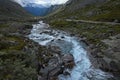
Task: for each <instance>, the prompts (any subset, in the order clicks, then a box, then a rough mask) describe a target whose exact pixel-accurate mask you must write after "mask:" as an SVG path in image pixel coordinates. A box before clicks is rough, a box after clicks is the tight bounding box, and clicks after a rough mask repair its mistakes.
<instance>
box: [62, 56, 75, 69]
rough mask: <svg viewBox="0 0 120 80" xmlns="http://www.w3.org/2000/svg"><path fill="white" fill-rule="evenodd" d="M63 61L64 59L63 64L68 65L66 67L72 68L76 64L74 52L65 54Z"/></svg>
mask: <svg viewBox="0 0 120 80" xmlns="http://www.w3.org/2000/svg"><path fill="white" fill-rule="evenodd" d="M62 61H63V65H64V66H65V67H66V68H70V69H72V68H73V67H74V65H75V63H74V57H73V55H72V54H65V55H64V56H63V57H62Z"/></svg>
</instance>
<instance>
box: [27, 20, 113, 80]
mask: <svg viewBox="0 0 120 80" xmlns="http://www.w3.org/2000/svg"><path fill="white" fill-rule="evenodd" d="M29 38H30V39H32V40H33V41H35V42H37V43H39V44H40V45H42V46H46V47H47V48H49V50H50V52H51V51H52V52H54V53H50V54H48V53H47V52H46V54H45V53H43V54H42V55H41V56H43V58H46V56H47V57H48V58H46V59H45V60H46V64H44V65H43V63H41V62H39V64H38V65H39V68H38V73H39V80H46V79H48V80H57V79H59V80H74V79H75V80H107V79H108V80H109V79H110V78H112V77H113V76H112V75H110V74H109V73H106V72H103V71H102V70H100V69H96V68H95V67H94V65H93V63H91V61H90V59H89V56H88V54H87V51H86V50H85V49H84V48H83V46H82V43H81V42H79V38H77V37H74V36H71V35H69V33H66V32H63V31H60V30H54V29H51V28H50V27H49V25H48V24H45V23H43V22H42V21H40V22H39V23H38V24H34V25H33V29H32V30H31V34H30V35H29ZM41 56H39V57H41Z"/></svg>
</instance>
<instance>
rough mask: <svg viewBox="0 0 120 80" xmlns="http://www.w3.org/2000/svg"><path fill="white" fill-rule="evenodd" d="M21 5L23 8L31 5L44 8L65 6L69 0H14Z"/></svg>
mask: <svg viewBox="0 0 120 80" xmlns="http://www.w3.org/2000/svg"><path fill="white" fill-rule="evenodd" d="M14 1H16V2H18V3H19V4H21V5H22V6H26V5H27V4H29V3H35V4H41V5H44V6H49V5H55V4H64V3H66V2H67V1H68V0H14Z"/></svg>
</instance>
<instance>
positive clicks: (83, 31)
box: [50, 20, 120, 48]
mask: <svg viewBox="0 0 120 80" xmlns="http://www.w3.org/2000/svg"><path fill="white" fill-rule="evenodd" d="M50 25H51V27H53V28H56V29H60V30H64V31H68V32H70V33H74V34H76V35H78V36H82V37H86V38H87V40H88V42H89V43H90V44H95V45H99V46H100V47H101V48H104V46H105V44H103V43H102V42H101V40H103V39H107V38H109V37H110V36H113V35H116V34H119V33H120V26H119V25H105V24H90V23H79V22H66V21H63V20H62V21H60V20H54V21H51V22H50ZM105 47H106V46H105Z"/></svg>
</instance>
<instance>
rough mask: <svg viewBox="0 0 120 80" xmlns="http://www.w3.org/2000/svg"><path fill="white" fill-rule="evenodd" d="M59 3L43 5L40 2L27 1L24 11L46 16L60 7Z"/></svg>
mask: <svg viewBox="0 0 120 80" xmlns="http://www.w3.org/2000/svg"><path fill="white" fill-rule="evenodd" d="M60 6H61V5H51V6H43V5H40V4H35V3H29V4H28V5H26V6H25V7H24V8H25V10H26V11H28V12H29V13H31V14H32V15H35V16H46V15H48V14H50V13H52V12H54V11H56V10H58V9H59V8H60Z"/></svg>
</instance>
